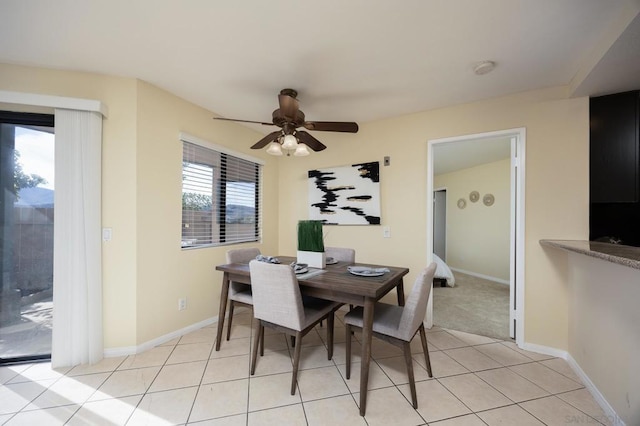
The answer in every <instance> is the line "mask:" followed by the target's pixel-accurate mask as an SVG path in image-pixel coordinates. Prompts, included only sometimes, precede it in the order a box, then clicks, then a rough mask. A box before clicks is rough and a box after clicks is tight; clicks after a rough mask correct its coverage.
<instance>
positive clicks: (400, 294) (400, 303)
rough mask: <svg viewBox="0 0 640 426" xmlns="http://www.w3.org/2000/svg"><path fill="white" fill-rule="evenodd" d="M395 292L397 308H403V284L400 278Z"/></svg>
mask: <svg viewBox="0 0 640 426" xmlns="http://www.w3.org/2000/svg"><path fill="white" fill-rule="evenodd" d="M396 291H397V292H398V306H404V282H403V281H402V278H400V282H399V283H398V286H397V287H396Z"/></svg>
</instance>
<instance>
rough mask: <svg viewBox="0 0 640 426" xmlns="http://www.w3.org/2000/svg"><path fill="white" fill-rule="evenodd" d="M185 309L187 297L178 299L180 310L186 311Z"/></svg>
mask: <svg viewBox="0 0 640 426" xmlns="http://www.w3.org/2000/svg"><path fill="white" fill-rule="evenodd" d="M185 309H187V298H186V297H185V298H183V299H178V310H179V311H184V310H185Z"/></svg>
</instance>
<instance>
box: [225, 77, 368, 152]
mask: <svg viewBox="0 0 640 426" xmlns="http://www.w3.org/2000/svg"><path fill="white" fill-rule="evenodd" d="M297 96H298V92H296V91H295V90H293V89H282V90H281V91H280V94H279V95H278V103H279V104H280V108H278V109H276V110H275V111H273V113H272V121H271V122H270V123H268V122H262V121H251V120H239V119H235V118H223V117H214V118H215V119H216V120H226V121H236V122H240V123H256V124H262V125H265V126H278V127H280V128H281V130H277V131H275V132H271V133H269V134H268V135H267V136H265V137H264V138H262V139H260V140H259V141H258V142H256V143H255V144H254V145H253V146H252V147H251V149H261V148H264V147H265V146H267V145H269V148H267V152H268V153H269V154H272V155H282V150H283V149H284V150H285V151H287V155H290V153H291V152H292V151H293V152H294V155H297V156H303V155H309V150H308V149H307V147H309V148H311V149H312V150H314V151H322V150H323V149H325V148H326V146H325V145H323V144H322V142H320V141H319V140H318V139H316V138H315V137H313V136H311V134H309V133H307V132H305V131H304V130H297V129H298V128H299V127H304V128H305V129H307V130H318V131H323V132H346V133H357V132H358V124H357V123H354V122H341V121H305V116H304V113H303V112H302V111H301V110H300V109H299V102H298V99H297Z"/></svg>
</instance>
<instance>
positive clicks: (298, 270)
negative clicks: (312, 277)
mask: <svg viewBox="0 0 640 426" xmlns="http://www.w3.org/2000/svg"><path fill="white" fill-rule="evenodd" d="M305 272H309V268H302V269H297V270H296V274H304V273H305Z"/></svg>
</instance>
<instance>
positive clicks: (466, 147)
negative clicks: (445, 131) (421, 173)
mask: <svg viewBox="0 0 640 426" xmlns="http://www.w3.org/2000/svg"><path fill="white" fill-rule="evenodd" d="M510 156H511V138H508V137H503V138H491V139H470V140H461V141H457V142H453V143H441V144H435V145H434V147H433V175H434V176H437V175H441V174H444V173H451V172H455V171H457V170H462V169H468V168H469V167H475V166H478V165H480V164H487V163H493V162H495V161H500V160H505V159H507V158H509V157H510Z"/></svg>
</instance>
